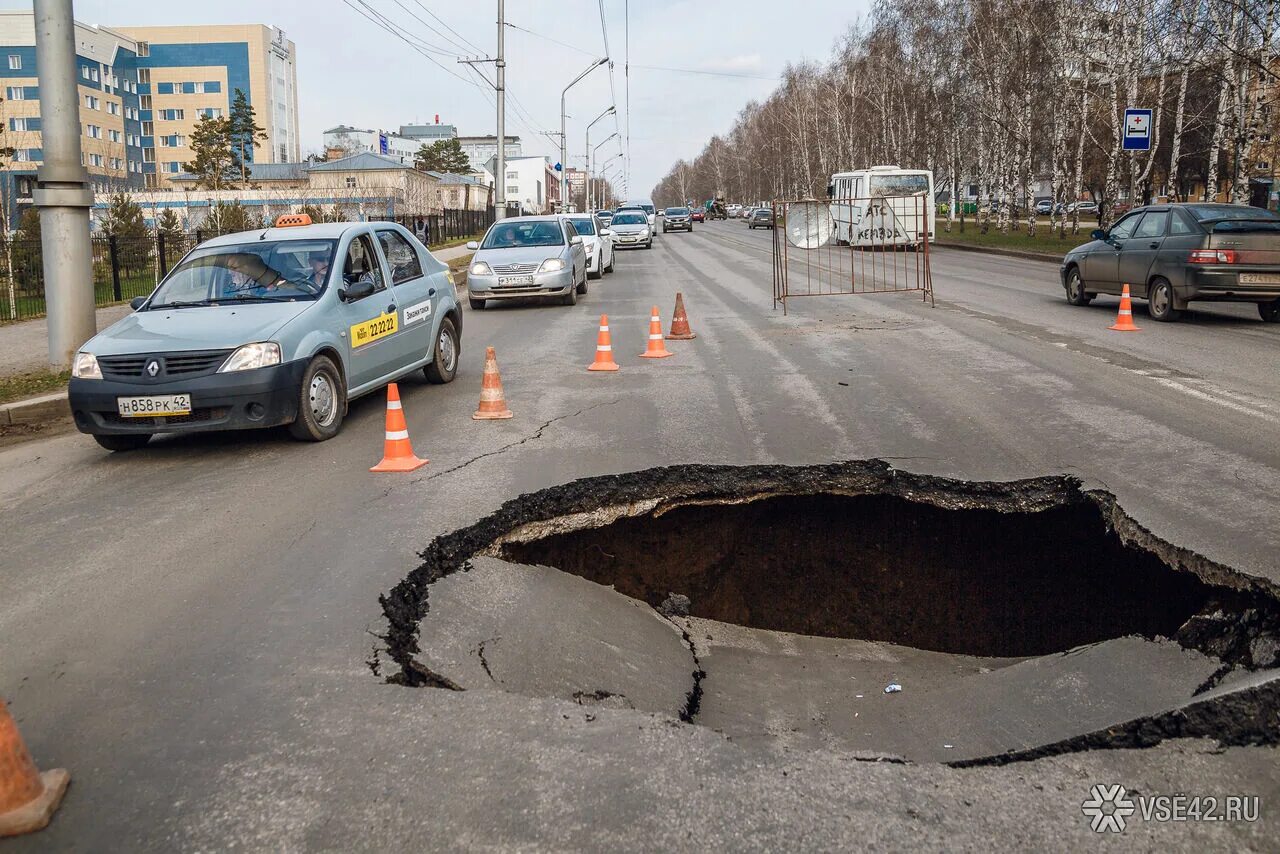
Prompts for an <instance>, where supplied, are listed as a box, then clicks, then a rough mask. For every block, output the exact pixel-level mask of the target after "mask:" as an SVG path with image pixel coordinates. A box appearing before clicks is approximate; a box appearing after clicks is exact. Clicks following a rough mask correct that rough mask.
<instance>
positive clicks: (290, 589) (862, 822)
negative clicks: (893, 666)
mask: <svg viewBox="0 0 1280 854" xmlns="http://www.w3.org/2000/svg"><path fill="white" fill-rule="evenodd" d="M770 240H771V237H770V233H769V232H766V231H748V230H747V229H746V228H745V227H744V226H743V225H742V224H741V223H733V222H729V223H714V224H707V225H701V226H698V227H697V228H696V230H695V231H694V232H693V233H691V234H682V233H673V234H669V235H661V236H660V237H659V238H658V240H657V241H656V246H655V248H654V249H653V250H652V251H644V250H640V251H630V252H625V253H623V252H620V253H619V255H618V262H617V272H616V273H614V274H613V275H612V276H609V277H607V278H605V279H604V280H603V281H593V282H592V283H591V288H590V293H589V294H588V295H587V296H586V297H585V298H584V299H583V300H582V301H580V302H579V304H578V305H577V306H576V307H573V308H568V307H561V306H554V307H553V306H535V305H510V306H500V307H496V308H493V309H490V310H486V311H484V312H475V311H471V312H468V314H467V317H466V324H465V329H464V336H463V344H464V347H463V358H462V366H461V370H460V373H459V376H458V379H457V381H456V382H454V383H453V384H452V385H450V386H445V387H438V386H429V385H427V384H426V383H425V382H422V381H420V380H417V379H414V380H410V381H407V382H405V383H402V385H401V394H402V396H403V399H404V406H405V413H406V416H407V418H408V423H409V430H410V434H411V437H412V440H413V443H414V447H415V450H416V451H417V452H418V454H419V455H420V456H423V457H429V458H430V460H431V464H430V465H429V466H427V467H426V468H424V469H421V470H419V471H418V472H415V473H413V474H409V475H373V474H370V473H369V472H368V467H369V466H370V465H372V464H373V463H375V462H376V461H377V460H378V458H379V457H380V454H381V444H382V430H383V412H384V410H383V399H382V397H381V396H378V395H375V396H372V397H370V398H366V399H364V400H362V401H359V402H357V403H356V404H354V405H353V407H352V409H351V413H350V416H349V418H348V421H347V423H346V426H345V429H344V431H343V432H342V434H341V435H340V436H338V437H337V438H335V439H333V440H332V441H329V442H326V443H323V444H319V445H309V444H300V443H295V442H292V441H290V440H289V439H288V438H287V436H286V435H284V434H283V432H279V431H276V432H269V433H245V434H236V435H223V436H203V437H192V438H162V439H159V440H156V441H155V442H153V444H152V446H151V447H150V448H148V449H147V450H145V451H144V452H140V453H129V454H117V455H111V454H107V453H106V452H104V451H102V450H100V449H99V448H98V446H97V445H96V444H94V443H93V441H92V440H91V439H89V438H88V437H84V436H80V435H78V434H66V435H60V436H54V437H47V438H41V439H38V440H34V441H31V442H27V443H24V444H20V445H15V446H11V447H8V448H5V449H3V450H0V502H2V504H0V507H2V513H3V517H2V518H3V533H2V534H0V695H3V696H4V697H6V698H7V699H8V700H9V702H10V704H11V707H12V710H13V712H14V714H15V716H16V717H17V719H18V720H19V723H20V726H21V727H22V731H23V734H24V736H25V738H26V740H27V743H28V746H29V747H30V749H31V751H32V753H33V754H34V755H35V757H36V760H37V762H38V764H39V765H41V766H42V767H46V768H49V767H66V768H68V769H69V770H70V771H71V774H72V780H73V782H72V784H71V789H70V792H69V794H68V796H67V799H66V801H65V802H64V804H63V806H62V809H61V811H60V812H59V813H58V815H57V816H56V818H55V820H54V822H53V824H52V826H51V827H50V828H49V829H48V830H46V831H44V832H43V833H42V834H41V835H39V836H36V837H27V838H24V839H21V840H17V841H8V842H4V843H0V849H3V850H6V851H7V850H15V851H16V850H50V849H77V850H90V849H93V850H106V849H111V850H143V849H149V850H174V849H223V848H241V849H249V850H252V849H263V848H265V849H272V850H297V849H332V850H373V849H387V848H404V847H410V846H412V847H415V848H431V849H437V848H444V849H464V848H497V849H508V848H523V849H528V848H542V849H559V850H567V849H577V850H590V849H594V850H599V849H603V848H613V849H628V850H653V849H675V848H682V849H692V848H713V849H716V848H718V849H734V850H740V849H756V848H759V849H775V850H776V849H782V848H786V849H796V850H832V849H849V848H855V847H856V848H867V847H872V846H879V847H891V848H905V847H921V846H924V847H950V848H956V847H966V846H969V845H975V846H976V845H979V844H987V842H989V841H993V840H998V841H1000V842H1001V843H1003V845H1004V846H1007V847H1015V846H1016V847H1020V848H1021V847H1027V848H1030V847H1032V846H1036V847H1045V848H1049V847H1052V848H1060V847H1063V846H1064V845H1072V846H1080V847H1083V846H1084V845H1087V844H1091V842H1093V841H1094V840H1093V839H1092V837H1091V832H1090V831H1089V829H1088V824H1087V822H1086V821H1085V820H1084V819H1083V818H1082V816H1081V814H1080V804H1081V802H1082V800H1083V799H1084V798H1085V797H1086V796H1087V794H1088V787H1089V786H1090V785H1092V784H1093V783H1111V782H1119V783H1124V784H1126V785H1127V786H1129V787H1130V788H1136V789H1140V790H1142V791H1144V792H1147V793H1158V792H1167V793H1173V792H1184V793H1195V792H1199V791H1200V790H1203V793H1204V794H1227V793H1232V794H1258V795H1260V796H1261V797H1262V817H1261V819H1260V820H1259V821H1258V822H1257V823H1254V824H1247V825H1246V824H1230V825H1228V824H1217V825H1214V824H1205V823H1199V824H1197V823H1178V824H1155V823H1150V822H1140V823H1137V824H1134V825H1131V826H1130V828H1129V829H1128V830H1127V831H1126V837H1127V838H1126V840H1125V841H1126V842H1128V843H1129V844H1136V845H1138V846H1141V847H1154V846H1157V845H1159V846H1161V847H1172V848H1178V849H1187V850H1191V849H1193V848H1196V849H1198V848H1203V847H1205V846H1206V845H1211V846H1214V847H1218V846H1226V845H1231V846H1233V847H1252V848H1257V849H1261V848H1267V847H1270V846H1271V845H1272V844H1273V843H1274V839H1275V833H1276V831H1277V830H1278V829H1280V762H1278V761H1277V755H1276V751H1275V750H1274V749H1271V748H1230V749H1226V750H1218V749H1217V747H1216V744H1215V743H1213V742H1201V741H1178V742H1166V743H1164V744H1162V745H1160V746H1158V747H1155V748H1151V749H1147V750H1123V751H1116V750H1113V751H1092V752H1086V753H1077V754H1070V755H1066V756H1060V757H1056V758H1052V759H1045V760H1039V761H1036V762H1030V763H1018V764H1013V765H1008V766H1005V767H999V768H986V769H971V770H958V769H952V768H947V767H944V766H937V765H930V764H905V765H903V764H884V763H872V762H859V761H854V759H855V757H853V756H850V755H844V754H841V753H839V752H837V751H813V750H779V749H773V748H770V747H769V746H767V745H742V744H737V743H734V742H732V741H729V740H727V739H725V738H724V737H723V736H721V735H720V734H718V733H716V732H714V731H713V730H712V729H709V728H706V727H700V726H693V725H688V724H682V723H679V722H678V721H675V720H673V719H672V718H671V717H669V716H663V715H659V714H648V713H643V712H638V711H631V710H614V709H584V708H583V707H580V706H576V705H574V704H571V703H566V702H562V701H557V700H550V699H530V698H526V697H521V696H517V695H515V694H507V693H504V692H501V691H492V690H468V691H465V692H450V691H442V690H432V689H413V688H406V687H400V686H395V685H388V684H385V683H383V682H382V680H380V679H378V678H375V677H374V676H373V675H372V673H371V672H370V669H369V667H368V666H367V664H366V662H367V661H368V660H370V659H371V658H372V657H373V656H374V654H375V648H376V647H378V646H379V641H378V639H377V638H376V637H375V635H376V633H378V632H380V631H382V630H383V628H384V626H385V623H384V621H383V618H382V612H381V609H380V607H379V605H378V601H377V597H378V596H379V594H381V593H384V592H385V591H387V590H389V589H390V588H391V587H392V586H394V585H395V584H396V583H397V582H398V581H400V580H401V579H402V578H403V577H404V576H405V575H406V573H407V572H408V571H409V570H410V569H412V568H413V567H414V566H415V565H416V563H417V559H416V557H415V554H416V552H417V551H418V550H419V549H421V548H422V547H423V546H425V545H426V544H427V542H428V541H429V540H430V539H431V538H432V537H434V536H436V535H437V534H440V533H442V532H446V531H449V530H452V529H454V528H457V527H459V526H463V525H467V524H470V523H471V522H473V521H475V520H476V519H478V518H479V517H481V516H483V515H485V514H487V513H489V512H491V511H492V510H494V509H496V508H497V507H498V506H499V505H500V504H501V503H502V502H503V501H505V500H507V499H509V498H511V497H513V496H516V495H519V494H521V493H525V492H528V491H531V490H535V489H540V488H543V487H546V486H550V485H554V484H559V483H563V482H566V481H569V480H572V479H574V478H578V477H583V476H588V475H598V474H604V473H613V472H624V471H631V470H636V469H642V468H647V467H651V466H657V465H667V464H673V463H684V462H716V463H742V464H747V463H765V464H767V463H779V464H800V463H817V462H829V461H833V460H846V459H859V458H870V457H879V458H883V459H886V460H888V461H890V462H892V463H893V464H894V465H895V466H897V467H899V468H902V469H906V470H910V471H913V472H920V473H927V474H938V475H946V476H951V477H959V478H967V479H992V480H1004V479H1013V478H1021V477H1030V476H1036V475H1044V474H1056V473H1068V474H1073V475H1076V476H1078V477H1080V478H1082V479H1083V480H1084V482H1085V483H1086V485H1088V486H1102V487H1105V488H1106V489H1109V490H1111V491H1112V492H1114V493H1115V494H1116V495H1117V496H1118V497H1119V500H1120V502H1121V504H1122V505H1123V506H1124V507H1125V509H1126V510H1128V511H1129V512H1130V513H1131V514H1132V515H1133V516H1135V517H1136V518H1137V519H1138V520H1139V521H1140V522H1141V523H1142V524H1144V525H1146V526H1147V527H1149V528H1150V529H1151V530H1152V531H1153V532H1154V533H1156V534H1157V535H1159V536H1161V537H1163V538H1165V539H1167V540H1169V541H1171V542H1173V543H1175V544H1177V545H1181V546H1185V547H1187V548H1191V549H1194V550H1195V551H1198V552H1200V553H1202V554H1205V555H1208V556H1210V557H1212V558H1214V559H1216V560H1218V561H1222V562H1224V563H1226V564H1229V565H1231V566H1233V567H1235V568H1237V569H1239V570H1240V571H1242V572H1244V573H1247V574H1250V575H1253V576H1258V577H1263V578H1266V579H1269V580H1270V581H1271V582H1275V583H1280V565H1278V561H1277V558H1276V556H1277V554H1280V526H1277V525H1276V523H1275V520H1276V518H1277V515H1278V511H1280V430H1278V429H1277V424H1278V423H1280V371H1277V369H1276V368H1277V364H1278V359H1277V353H1280V350H1278V345H1280V328H1278V327H1276V326H1274V325H1264V324H1263V323H1261V322H1259V321H1258V320H1257V315H1256V313H1255V312H1254V311H1253V309H1252V306H1222V307H1213V308H1207V309H1206V308H1203V307H1196V308H1195V310H1194V311H1193V312H1192V313H1191V314H1190V315H1189V316H1188V317H1187V319H1186V321H1185V322H1183V323H1179V324H1158V323H1155V322H1153V321H1151V320H1150V319H1149V318H1148V317H1147V316H1146V310H1145V307H1143V305H1142V304H1141V303H1139V304H1138V307H1137V308H1136V309H1135V319H1136V320H1137V322H1138V324H1139V325H1140V326H1142V327H1143V331H1142V332H1141V333H1138V334H1119V333H1113V332H1110V331H1108V330H1107V328H1106V327H1107V326H1108V324H1110V323H1111V322H1112V320H1113V318H1114V312H1115V308H1116V300H1114V299H1108V298H1100V299H1099V300H1097V301H1096V302H1095V303H1094V304H1093V306H1091V307H1088V308H1075V307H1071V306H1069V305H1067V304H1066V302H1065V301H1064V300H1063V296H1062V291H1061V288H1060V286H1059V285H1058V282H1057V270H1056V267H1055V266H1054V265H1051V264H1045V263H1040V262H1034V261H1025V260H1017V259H1009V258H1000V257H994V256H988V255H983V254H975V253H970V252H959V251H948V250H935V251H934V253H933V262H934V281H935V289H936V293H937V306H936V307H935V308H930V307H928V306H927V305H924V304H922V303H921V302H920V300H919V297H918V295H908V294H896V295H880V296H857V297H830V298H818V299H813V300H808V301H804V300H797V301H795V302H794V303H793V305H792V307H791V311H790V314H789V315H788V316H786V317H784V316H783V315H782V312H781V311H775V310H774V309H773V307H772V305H771V299H770V289H771V286H770V269H771V266H770V252H769V244H770ZM676 291H683V293H684V295H685V301H686V305H687V307H688V310H689V315H690V320H691V323H692V325H693V328H694V330H695V331H696V332H697V333H698V338H697V339H696V340H694V341H687V342H671V343H670V345H669V346H670V347H671V348H672V349H673V350H674V351H675V352H676V355H675V357H673V358H671V359H665V360H655V361H653V362H647V361H646V360H642V359H638V358H636V356H637V355H638V354H639V353H640V352H642V351H643V350H644V347H645V339H646V334H647V320H648V315H649V308H650V306H651V305H653V304H655V303H656V304H657V305H658V306H659V308H660V310H661V311H662V314H663V317H664V322H665V321H668V320H669V318H670V312H671V307H672V303H673V299H674V294H675V292H676ZM602 312H607V313H608V314H609V318H610V325H611V327H612V329H613V346H614V352H615V354H616V355H617V358H618V360H619V362H620V363H621V364H622V370H621V371H620V372H618V373H617V374H612V375H602V374H592V373H588V372H587V371H586V370H585V368H586V366H587V365H588V364H589V363H590V361H591V359H592V355H593V352H594V348H595V337H596V322H597V319H598V317H599V315H600V314H601V313H602ZM489 344H492V345H494V346H495V347H496V348H497V353H498V359H499V363H500V365H501V369H502V376H503V380H504V383H505V388H506V394H507V400H508V403H509V404H510V407H511V409H512V410H514V412H515V418H513V419H512V420H510V421H499V422H474V421H472V419H471V413H472V412H473V411H474V410H475V407H476V401H477V399H478V395H479V390H480V374H481V369H482V362H483V358H482V357H483V352H484V351H483V348H484V346H485V345H489ZM996 594H997V595H998V592H996ZM556 618H557V617H556V614H548V615H547V619H548V620H555V619H556ZM901 696H902V698H903V699H904V700H908V701H909V699H910V695H909V693H904V694H903V695H901Z"/></svg>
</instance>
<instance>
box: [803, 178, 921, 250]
mask: <svg viewBox="0 0 1280 854" xmlns="http://www.w3.org/2000/svg"><path fill="white" fill-rule="evenodd" d="M827 195H828V196H829V197H830V198H831V218H832V219H833V220H835V224H836V233H835V239H836V242H837V243H839V244H840V245H853V246H910V247H912V248H915V247H918V246H919V245H920V244H921V243H922V242H923V241H924V240H928V241H930V242H932V241H933V239H934V235H935V234H936V233H937V230H936V228H935V218H936V217H935V214H936V211H935V210H934V204H933V173H932V172H930V171H929V170H928V169H902V168H899V167H897V166H872V167H871V168H870V169H857V170H854V171H853V172H837V173H836V174H835V175H832V176H831V183H830V184H829V185H828V186H827Z"/></svg>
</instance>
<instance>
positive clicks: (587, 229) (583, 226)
mask: <svg viewBox="0 0 1280 854" xmlns="http://www.w3.org/2000/svg"><path fill="white" fill-rule="evenodd" d="M569 222H571V223H573V227H574V228H576V229H578V234H587V235H591V234H595V233H596V227H595V224H594V223H593V222H592V221H591V220H589V219H571V220H569Z"/></svg>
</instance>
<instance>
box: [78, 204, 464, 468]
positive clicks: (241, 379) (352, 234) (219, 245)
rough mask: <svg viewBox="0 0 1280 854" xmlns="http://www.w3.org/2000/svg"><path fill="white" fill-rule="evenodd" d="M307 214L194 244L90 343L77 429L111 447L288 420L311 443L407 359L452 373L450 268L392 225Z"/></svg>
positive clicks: (441, 375)
mask: <svg viewBox="0 0 1280 854" xmlns="http://www.w3.org/2000/svg"><path fill="white" fill-rule="evenodd" d="M310 222H311V221H310V219H309V218H308V217H306V216H305V215H298V214H293V215H286V216H284V217H281V218H280V219H278V220H277V221H276V223H275V225H274V226H273V227H271V228H267V229H264V230H261V231H252V232H242V233H239V234H227V235H223V236H221V237H217V238H214V239H212V240H208V241H206V242H204V243H202V244H200V245H199V246H197V247H196V248H195V249H193V250H192V251H191V252H189V253H188V254H187V255H186V256H185V257H184V258H183V259H182V261H181V262H179V263H178V264H177V265H176V266H175V267H174V268H173V269H172V270H171V271H170V272H169V274H168V275H167V276H165V277H164V280H163V281H161V282H160V284H159V285H158V286H157V287H156V289H155V291H153V292H152V294H151V295H150V296H149V297H140V298H138V299H137V300H134V305H133V307H134V312H133V313H132V314H130V315H129V316H127V317H125V318H123V319H122V320H120V321H119V322H118V323H116V324H114V325H113V326H111V327H109V328H107V329H105V330H103V331H102V332H100V333H98V334H97V335H95V336H94V337H93V338H91V339H89V341H88V342H86V343H85V345H84V347H83V348H82V349H81V351H80V352H79V353H77V354H76V357H75V361H74V363H73V366H72V373H71V382H70V387H69V390H68V393H69V398H70V405H71V411H72V414H73V416H74V418H75V423H76V426H77V427H78V428H79V429H80V430H81V431H82V432H84V433H89V434H91V435H92V436H93V437H94V438H95V439H96V440H97V441H98V444H100V445H102V446H103V447H104V448H107V449H108V450H112V451H124V450H130V449H134V448H140V447H142V446H143V445H145V444H146V443H147V442H148V441H149V440H150V439H151V437H152V435H153V434H156V433H175V432H184V433H185V432H194V431H204V430H232V429H244V428H255V427H271V426H277V425H283V424H287V425H289V429H290V432H292V434H293V435H294V436H295V437H296V438H298V439H304V440H311V441H322V440H324V439H328V438H330V437H332V436H334V435H336V434H337V433H338V431H339V429H340V428H341V426H342V420H343V417H344V416H345V415H346V411H347V403H348V401H350V400H352V399H354V398H356V397H359V396H360V395H363V394H367V393H369V392H372V391H376V390H378V389H380V388H382V387H383V386H385V385H386V384H387V383H389V382H392V381H393V380H396V379H398V378H400V377H402V376H404V375H406V374H408V373H410V372H412V371H416V370H424V371H425V373H426V377H427V379H428V380H429V381H431V382H435V383H447V382H450V381H451V380H452V379H453V377H454V375H455V373H456V372H457V368H458V356H459V354H460V352H461V342H462V312H461V310H460V308H459V305H458V296H457V292H456V291H455V290H454V287H453V282H452V281H451V279H450V278H449V271H448V266H447V265H445V264H443V263H441V262H439V261H437V260H436V259H435V258H434V257H433V256H432V255H431V253H430V252H429V251H427V248H426V247H425V246H423V245H422V244H421V243H420V242H419V241H418V239H417V238H416V237H414V236H413V235H412V233H410V232H409V231H408V230H407V229H405V228H403V227H401V226H399V225H396V224H394V223H389V222H387V223H382V222H340V223H328V224H324V225H311V224H310Z"/></svg>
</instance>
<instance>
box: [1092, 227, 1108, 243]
mask: <svg viewBox="0 0 1280 854" xmlns="http://www.w3.org/2000/svg"><path fill="white" fill-rule="evenodd" d="M1089 236H1090V237H1092V238H1093V239H1094V240H1106V239H1107V233H1106V232H1105V231H1103V230H1102V229H1100V228H1095V229H1094V230H1093V233H1092V234H1090V235H1089Z"/></svg>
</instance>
